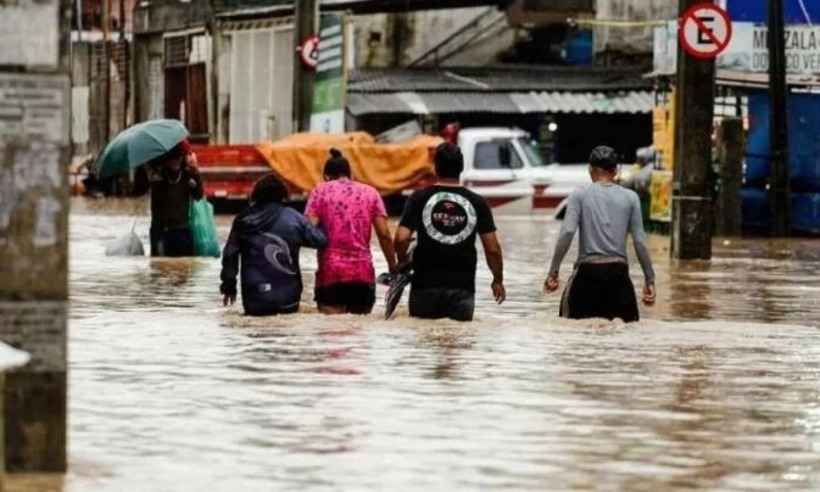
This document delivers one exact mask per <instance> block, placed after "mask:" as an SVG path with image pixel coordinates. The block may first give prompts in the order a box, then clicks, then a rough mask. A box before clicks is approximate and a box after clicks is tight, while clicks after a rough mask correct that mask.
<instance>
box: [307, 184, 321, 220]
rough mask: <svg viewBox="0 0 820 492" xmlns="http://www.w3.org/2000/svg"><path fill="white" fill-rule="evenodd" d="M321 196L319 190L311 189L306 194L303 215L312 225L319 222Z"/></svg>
mask: <svg viewBox="0 0 820 492" xmlns="http://www.w3.org/2000/svg"><path fill="white" fill-rule="evenodd" d="M321 205H322V198H321V196H320V194H319V191H317V190H313V191H312V192H311V193H310V196H308V201H307V204H306V205H305V217H307V219H308V220H309V221H310V223H311V224H313V225H314V226H318V225H319V223H320V222H321V220H320V218H319V217H320V214H321V208H322V206H321Z"/></svg>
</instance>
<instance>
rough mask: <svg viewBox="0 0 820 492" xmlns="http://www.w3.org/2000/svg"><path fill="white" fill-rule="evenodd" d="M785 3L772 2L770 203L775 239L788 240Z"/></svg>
mask: <svg viewBox="0 0 820 492" xmlns="http://www.w3.org/2000/svg"><path fill="white" fill-rule="evenodd" d="M784 30H785V26H784V20H783V0H769V30H768V39H767V41H768V47H769V97H770V98H771V99H770V100H771V111H769V118H770V119H769V135H770V145H771V150H770V153H771V161H770V162H771V165H770V167H769V169H770V170H771V177H770V180H769V201H770V202H771V208H772V235H773V236H774V237H785V236H788V235H789V232H790V222H791V220H790V219H791V211H790V210H791V206H790V205H791V204H790V203H789V202H790V200H791V196H790V195H791V193H790V186H789V159H788V150H789V140H788V138H789V137H788V129H787V123H786V122H787V121H788V120H787V118H786V111H787V106H786V95H787V92H788V87H787V86H786V43H785V39H784V36H785V33H784Z"/></svg>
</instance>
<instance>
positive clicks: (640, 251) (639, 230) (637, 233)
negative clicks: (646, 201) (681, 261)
mask: <svg viewBox="0 0 820 492" xmlns="http://www.w3.org/2000/svg"><path fill="white" fill-rule="evenodd" d="M629 229H630V234H631V235H632V242H633V244H634V246H635V255H636V256H637V257H638V262H640V264H641V269H642V270H643V277H644V286H645V287H644V294H645V295H644V298H645V299H646V298H647V297H651V298H652V301H654V286H655V269H654V268H653V267H652V257H651V255H650V254H649V248H648V247H647V245H646V231H644V228H643V217H642V215H641V202H640V199H639V198H638V197H637V195H636V196H635V198H634V200H633V203H632V215H631V216H630V218H629ZM647 291H648V292H647ZM648 303H651V302H648Z"/></svg>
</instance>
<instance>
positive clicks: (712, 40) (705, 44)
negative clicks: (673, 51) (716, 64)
mask: <svg viewBox="0 0 820 492" xmlns="http://www.w3.org/2000/svg"><path fill="white" fill-rule="evenodd" d="M679 33H680V41H681V45H682V46H683V49H684V50H686V52H687V53H689V54H690V55H691V56H694V57H695V58H700V59H703V60H709V59H712V58H715V57H716V56H718V55H719V54H721V53H722V52H723V51H724V50H725V49H726V48H727V47H728V46H729V41H731V40H732V21H731V19H730V18H729V14H728V13H727V12H726V11H725V10H723V9H722V8H720V7H718V6H717V5H714V4H711V3H699V4H697V5H693V6H692V7H690V8H689V9H688V10H687V11H686V13H684V14H683V17H681V19H680V29H679Z"/></svg>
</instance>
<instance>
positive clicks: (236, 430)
mask: <svg viewBox="0 0 820 492" xmlns="http://www.w3.org/2000/svg"><path fill="white" fill-rule="evenodd" d="M77 205H78V207H75V213H74V215H73V216H72V222H71V238H72V242H71V247H72V250H71V261H72V262H71V268H72V272H71V288H72V290H71V295H72V316H71V325H70V330H71V333H70V358H71V373H70V385H71V386H70V401H69V408H70V463H71V471H70V473H69V474H68V475H67V476H66V477H65V478H64V479H58V480H57V481H49V482H47V483H48V485H49V486H51V487H53V490H65V491H83V492H85V491H97V490H99V491H123V490H128V491H131V490H152V491H177V490H192V491H200V490H208V491H236V490H243V491H256V490H280V489H328V490H361V489H378V490H404V489H425V490H453V489H477V488H484V489H487V488H510V489H540V490H544V489H550V490H566V489H604V490H617V489H624V490H683V489H687V490H690V489H721V490H739V491H740V490H744V491H745V490H767V491H768V490H816V489H818V487H820V332H818V330H817V328H816V327H817V326H818V322H820V306H818V302H817V300H818V299H820V296H819V295H818V292H820V276H819V275H818V273H820V243H818V242H815V241H794V242H792V243H790V244H784V243H776V242H763V241H734V242H731V243H726V244H724V243H722V242H719V243H717V244H716V248H715V253H716V258H715V260H714V261H713V262H711V263H698V262H686V263H673V262H670V261H669V260H668V259H667V256H668V250H667V249H666V248H667V246H668V241H667V239H666V238H661V237H656V238H653V239H652V247H653V250H654V254H655V259H656V262H657V263H658V265H657V270H658V280H659V303H658V305H657V306H656V307H655V308H652V309H651V310H646V311H644V312H643V315H644V321H642V322H640V323H637V324H634V325H623V324H618V323H605V322H600V321H598V322H596V321H590V322H568V321H565V320H558V319H556V317H555V315H554V313H555V312H556V311H557V303H558V298H557V296H544V295H543V294H541V292H540V287H541V284H542V282H543V277H544V273H545V270H546V262H547V260H548V251H551V248H552V245H553V241H554V239H555V236H556V232H557V228H558V225H557V224H555V223H553V222H550V221H548V220H545V219H538V218H529V217H500V218H498V223H499V227H500V231H501V235H502V240H503V245H504V248H505V252H506V257H507V261H506V264H507V269H506V270H507V275H506V276H507V283H508V295H509V298H510V301H509V302H508V303H507V304H505V305H504V306H503V307H500V308H499V307H497V306H495V304H494V303H492V302H491V299H490V291H489V274H488V272H486V270H484V269H482V270H481V271H480V274H479V277H480V278H479V282H478V285H479V288H480V289H481V290H480V291H479V303H478V309H477V318H478V321H477V322H475V323H472V324H459V323H452V322H438V323H432V322H420V321H416V320H411V319H409V318H408V317H407V311H406V308H404V307H403V308H401V310H400V311H399V317H398V319H397V320H394V321H390V322H385V321H382V320H380V319H379V317H378V315H377V314H374V315H373V316H371V317H355V316H341V317H334V318H329V317H324V316H321V315H319V314H318V313H317V312H316V310H315V308H314V307H313V305H312V304H313V303H312V301H311V292H310V291H311V288H312V274H313V272H314V271H315V255H314V254H313V253H311V252H309V251H306V252H305V253H304V254H303V261H304V263H305V268H304V272H305V283H306V292H305V296H304V301H305V304H304V306H303V310H302V313H300V314H297V315H290V316H282V317H278V318H267V319H248V318H245V317H244V316H242V315H241V311H240V310H239V309H238V308H232V309H229V310H227V311H226V310H224V309H223V308H222V307H221V306H220V296H219V295H218V292H217V288H218V274H219V262H218V260H215V259H184V260H152V259H149V258H107V257H105V256H103V251H104V246H105V241H107V240H110V239H113V238H114V237H116V236H117V235H118V234H121V233H123V232H125V231H127V230H128V229H129V228H130V225H131V219H129V218H128V216H129V214H131V213H133V211H136V212H138V213H144V212H143V210H144V209H141V208H140V205H139V204H131V205H128V207H131V208H129V209H128V210H127V211H126V212H123V211H122V209H119V208H118V209H115V210H114V211H111V210H110V209H109V208H106V207H105V206H102V207H101V206H100V205H96V204H95V205H93V206H94V207H98V208H100V211H104V212H106V214H104V215H102V216H100V215H99V214H97V215H91V214H90V212H89V210H88V207H89V205H88V204H86V203H77ZM229 223H230V220H229V218H220V232H221V234H222V235H223V239H224V237H225V235H226V234H227V227H228V225H229ZM138 232H140V233H142V234H143V235H145V234H147V220H146V219H145V218H141V219H140V221H139V225H138ZM143 239H144V240H147V237H145V236H143ZM379 261H381V260H379ZM380 266H381V267H383V265H380ZM567 269H568V268H566V267H565V270H567ZM564 273H566V271H565V272H564ZM633 273H634V274H635V280H636V283H639V282H640V277H639V275H638V268H637V265H635V266H633ZM380 293H383V292H381V291H380ZM380 309H381V306H377V308H376V310H377V311H379V310H380ZM750 320H756V321H757V322H758V323H752V322H750ZM763 322H765V323H768V324H763ZM775 323H777V324H775ZM35 479H36V480H42V479H41V477H34V478H32V477H15V478H14V479H13V482H12V487H11V490H27V491H28V490H38V491H39V490H48V489H47V488H46V485H45V484H44V483H43V482H42V481H40V482H37V483H33V482H32V480H35Z"/></svg>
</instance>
